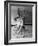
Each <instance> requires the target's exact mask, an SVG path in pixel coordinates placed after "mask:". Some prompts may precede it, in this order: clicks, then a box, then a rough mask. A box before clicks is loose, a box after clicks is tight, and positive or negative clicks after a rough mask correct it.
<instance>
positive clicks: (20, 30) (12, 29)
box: [4, 1, 37, 44]
mask: <svg viewBox="0 0 38 46" xmlns="http://www.w3.org/2000/svg"><path fill="white" fill-rule="evenodd" d="M4 9H5V10H4V11H5V15H4V16H5V34H4V38H5V39H4V40H5V41H4V42H5V44H11V43H12V44H16V43H17V44H19V43H36V42H37V34H36V33H37V29H36V28H37V26H36V25H37V20H36V17H37V2H22V1H7V2H6V1H5V3H4Z"/></svg>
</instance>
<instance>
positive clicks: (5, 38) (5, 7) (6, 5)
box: [4, 1, 37, 45]
mask: <svg viewBox="0 0 38 46" xmlns="http://www.w3.org/2000/svg"><path fill="white" fill-rule="evenodd" d="M9 2H12V3H33V4H36V8H35V10H36V12H35V14H36V15H35V16H36V18H35V30H36V31H35V42H34V41H33V42H16V43H8V3H9ZM5 15H6V18H5ZM5 19H6V30H5ZM5 31H6V33H5ZM31 43H32V44H33V43H37V2H31V1H4V44H5V45H12V44H31Z"/></svg>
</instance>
